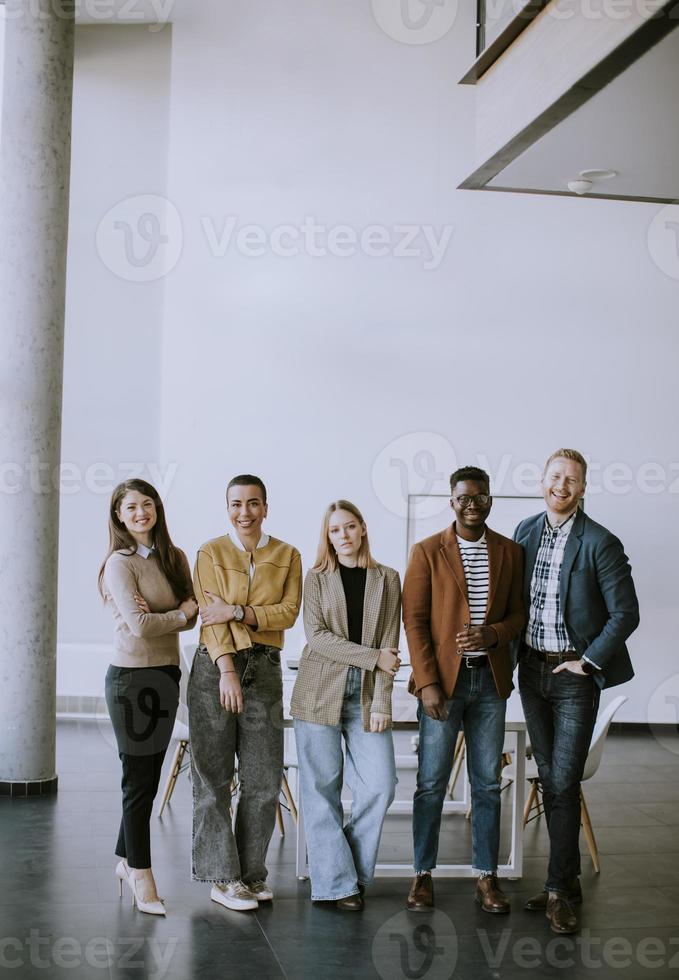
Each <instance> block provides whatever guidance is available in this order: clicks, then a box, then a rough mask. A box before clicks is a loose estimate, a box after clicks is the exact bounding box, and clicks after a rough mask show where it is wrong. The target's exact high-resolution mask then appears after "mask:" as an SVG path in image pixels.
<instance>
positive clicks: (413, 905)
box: [406, 874, 434, 912]
mask: <svg viewBox="0 0 679 980" xmlns="http://www.w3.org/2000/svg"><path fill="white" fill-rule="evenodd" d="M433 907H434V882H433V881H432V879H431V875H430V874H426V875H415V877H414V878H413V883H412V885H411V886H410V892H409V893H408V901H407V902H406V908H407V909H408V910H409V911H410V912H428V911H429V910H430V909H433Z"/></svg>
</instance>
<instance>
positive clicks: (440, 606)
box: [403, 523, 526, 698]
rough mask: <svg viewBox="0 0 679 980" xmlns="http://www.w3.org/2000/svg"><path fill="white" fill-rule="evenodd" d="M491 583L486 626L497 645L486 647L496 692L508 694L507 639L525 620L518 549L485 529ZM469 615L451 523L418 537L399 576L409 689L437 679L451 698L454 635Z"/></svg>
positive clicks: (455, 664)
mask: <svg viewBox="0 0 679 980" xmlns="http://www.w3.org/2000/svg"><path fill="white" fill-rule="evenodd" d="M486 541H487V543H488V566H489V573H490V585H489V590H488V608H487V611H486V619H485V624H484V625H486V626H492V627H494V629H495V631H496V632H497V636H498V643H497V646H495V647H493V648H492V649H491V650H489V651H488V657H489V659H490V666H491V669H492V671H493V678H494V680H495V686H496V687H497V691H498V694H499V695H500V697H501V698H508V697H509V695H510V693H511V690H512V687H513V684H512V671H513V662H512V657H511V653H510V643H511V641H512V640H513V639H514V637H516V636H518V634H519V633H520V632H521V630H522V629H523V627H524V626H525V625H526V613H525V611H524V606H523V548H522V547H521V546H520V545H518V544H516V542H515V541H511V540H510V539H509V538H505V537H504V536H503V535H502V534H497V533H496V532H495V531H491V530H490V528H486ZM469 620H470V613H469V601H468V598H467V583H466V581H465V577H464V567H463V565H462V558H461V557H460V549H459V547H458V543H457V536H456V533H455V524H454V523H453V524H452V525H451V526H450V527H448V528H446V530H445V531H443V532H441V533H439V534H434V535H432V537H430V538H425V540H424V541H420V542H418V543H417V544H416V545H414V546H413V549H412V551H411V552H410V560H409V562H408V569H407V571H406V575H405V579H404V581H403V622H404V625H405V630H406V636H407V638H408V649H409V651H410V663H411V666H412V668H413V673H412V676H411V678H410V686H409V690H410V691H411V693H413V694H417V695H418V697H419V694H420V691H421V690H422V688H423V687H426V686H427V684H440V685H441V687H442V689H443V693H444V694H445V696H446V698H450V697H452V694H453V689H454V687H455V682H456V681H457V674H458V671H459V669H460V664H461V662H462V658H461V657H460V656H459V655H458V653H457V644H456V642H455V636H456V634H457V633H459V632H461V631H462V630H463V629H464V624H465V623H468V622H469Z"/></svg>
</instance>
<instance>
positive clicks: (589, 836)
mask: <svg viewBox="0 0 679 980" xmlns="http://www.w3.org/2000/svg"><path fill="white" fill-rule="evenodd" d="M580 819H581V821H582V829H583V831H584V834H585V840H586V841H587V847H588V848H589V853H590V854H591V855H592V864H593V865H594V870H595V871H596V873H597V874H599V872H600V871H601V865H600V864H599V848H598V847H597V846H596V839H595V837H594V831H593V830H592V821H591V820H590V819H589V810H588V809H587V804H586V803H585V794H584V793H583V792H582V789H581V790H580Z"/></svg>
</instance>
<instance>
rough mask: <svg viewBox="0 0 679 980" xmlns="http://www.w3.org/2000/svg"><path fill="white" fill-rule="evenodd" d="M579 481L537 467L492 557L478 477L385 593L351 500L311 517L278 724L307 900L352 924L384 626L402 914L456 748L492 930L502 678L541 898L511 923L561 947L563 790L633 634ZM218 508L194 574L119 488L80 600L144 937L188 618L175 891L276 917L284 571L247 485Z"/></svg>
mask: <svg viewBox="0 0 679 980" xmlns="http://www.w3.org/2000/svg"><path fill="white" fill-rule="evenodd" d="M586 474H587V464H586V461H585V459H584V457H583V456H582V455H581V454H580V453H578V452H577V451H575V450H572V449H559V450H557V451H556V452H555V453H553V454H552V456H550V458H549V459H548V461H547V463H546V465H545V469H544V473H543V479H542V489H543V496H544V500H545V504H546V511H543V512H542V513H540V514H538V515H536V516H535V517H531V518H529V519H527V520H525V521H523V522H522V523H521V524H519V526H518V527H517V528H516V531H515V533H514V540H510V539H509V538H506V537H504V536H503V535H500V534H498V533H496V532H495V531H493V530H491V529H490V528H489V527H488V526H487V520H488V517H489V515H490V512H491V508H492V497H491V495H490V485H489V478H488V475H487V474H486V473H485V472H484V471H483V470H481V469H479V468H477V467H471V466H470V467H464V468H462V469H458V470H456V471H455V473H453V474H452V476H451V478H450V490H451V498H450V505H451V507H452V510H453V512H454V521H453V523H452V524H451V525H450V526H449V527H448V528H446V530H444V531H443V532H441V533H438V534H435V535H432V536H431V537H429V538H427V539H426V540H424V541H421V542H419V543H417V544H416V545H415V546H414V547H413V550H412V552H411V555H410V558H409V562H408V567H407V571H406V574H405V579H404V582H403V590H402V592H401V583H400V579H399V575H398V573H397V572H396V571H395V570H394V569H392V568H388V567H386V566H384V565H381V564H380V563H379V562H377V561H376V560H375V559H374V558H373V555H372V552H371V549H370V544H369V541H368V532H367V527H366V523H365V521H364V519H363V516H362V514H361V512H360V511H359V509H358V508H357V507H356V506H355V505H354V504H352V503H351V502H349V501H347V500H337V501H335V502H333V503H332V504H330V506H329V507H328V508H327V510H326V512H325V515H324V517H323V522H322V527H321V534H320V541H319V546H318V553H317V556H316V561H315V563H314V565H313V567H312V568H311V569H310V570H309V571H308V572H307V575H306V577H305V579H304V588H303V593H304V602H303V619H304V629H305V633H306V640H307V643H306V646H305V648H304V651H303V653H302V657H301V660H300V663H299V669H298V674H297V678H296V682H295V685H294V690H293V694H292V700H291V704H290V712H291V715H292V717H293V720H294V721H293V724H294V732H295V742H296V747H297V755H298V763H299V775H300V789H301V796H302V803H303V807H304V819H305V825H306V834H307V846H308V860H309V872H310V878H311V898H312V900H313V901H318V902H330V903H334V905H335V906H336V907H337V908H339V909H342V910H345V911H360V910H361V909H362V908H363V907H364V892H365V887H366V885H368V884H369V883H370V881H371V880H372V878H373V874H374V869H375V864H376V860H377V852H378V847H379V842H380V836H381V832H382V826H383V822H384V819H385V816H386V813H387V810H388V808H389V806H390V804H391V802H392V800H393V798H394V792H395V786H396V767H395V760H394V747H393V740H392V732H391V727H392V706H391V701H392V690H393V682H394V677H395V675H396V674H397V672H398V670H399V667H400V665H401V658H400V654H399V634H400V623H401V611H402V614H403V623H404V626H405V632H406V636H407V641H408V650H409V654H410V664H411V668H412V673H411V677H410V682H409V691H410V692H411V694H413V695H415V696H416V697H417V699H418V709H417V716H418V721H419V740H418V770H417V785H416V791H415V796H414V800H413V844H414V871H415V874H414V877H413V881H412V884H411V887H410V891H409V894H408V897H407V903H406V907H407V908H408V909H409V910H411V911H412V912H427V911H428V910H431V909H432V908H433V906H434V887H433V881H432V872H433V871H434V869H435V868H436V862H437V854H438V846H439V833H440V827H441V815H442V810H443V803H444V798H445V795H446V789H447V785H448V782H449V778H450V773H451V768H452V764H453V755H454V751H455V745H456V741H457V736H458V733H459V731H460V729H461V728H462V729H463V730H464V737H465V744H466V757H467V767H468V772H469V778H470V784H471V799H472V808H471V824H472V852H473V853H472V863H473V868H474V874H475V877H476V885H475V899H476V901H477V902H478V903H479V905H480V907H481V909H482V910H483V911H485V912H489V913H494V914H503V913H507V912H509V911H510V903H509V901H508V899H507V897H506V896H505V894H504V893H503V891H502V889H501V887H500V884H499V881H498V878H497V870H498V851H499V840H500V809H501V807H500V786H501V775H500V773H501V760H502V753H503V743H504V735H505V708H506V702H507V699H508V697H509V695H510V693H511V690H512V688H513V682H512V676H513V673H514V667H515V665H516V662H517V660H518V663H519V690H520V695H521V699H522V703H523V708H524V713H525V717H526V723H527V727H528V734H529V738H530V741H531V745H532V750H533V755H534V757H535V759H536V761H537V765H538V771H539V776H540V781H541V784H542V790H543V800H544V808H545V815H546V822H547V827H548V832H549V839H550V853H549V864H548V870H547V878H546V881H545V884H544V889H543V891H541V892H540V893H539V894H538V895H536V896H534V897H533V898H531V899H529V900H528V902H527V903H526V906H525V907H526V908H527V909H529V910H539V911H542V912H543V913H544V914H545V915H546V917H547V919H548V920H549V923H550V927H551V929H552V931H554V932H556V933H561V934H563V933H572V932H575V931H576V930H577V929H578V917H577V913H576V911H575V907H574V906H575V905H576V904H577V903H579V902H580V901H581V890H580V885H579V874H580V857H579V855H580V851H579V831H580V780H581V778H582V773H583V768H584V764H585V760H586V758H587V753H588V750H589V744H590V740H591V736H592V730H593V727H594V722H595V720H596V715H597V710H598V705H599V696H600V692H601V690H602V689H603V688H606V687H610V686H612V685H615V684H620V683H623V682H624V681H627V680H629V679H630V678H631V677H632V676H633V670H632V665H631V662H630V658H629V655H628V652H627V648H626V646H625V641H626V639H627V638H628V637H629V636H630V634H631V633H632V632H633V631H634V629H635V628H636V626H637V624H638V621H639V613H638V603H637V598H636V594H635V589H634V584H633V581H632V576H631V570H630V566H629V562H628V560H627V557H626V555H625V553H624V550H623V548H622V545H621V543H620V541H619V540H618V539H617V538H616V537H615V536H614V535H613V534H612V533H611V532H610V531H608V530H607V529H606V528H604V527H602V526H601V525H600V524H597V523H596V522H595V521H593V520H592V519H591V518H589V517H588V516H587V515H586V514H585V513H584V511H583V509H582V507H581V502H582V499H583V496H584V493H585V485H586ZM226 503H227V512H228V517H229V520H230V523H231V527H232V530H231V531H230V532H229V533H228V534H225V535H222V536H220V537H217V538H214V539H213V540H211V541H209V542H207V544H205V545H203V546H202V547H201V548H200V550H199V551H198V556H197V559H196V563H195V568H194V572H193V576H192V575H191V572H190V569H189V564H188V561H187V559H186V556H185V555H184V553H183V552H182V551H181V550H180V549H178V548H176V547H175V546H174V545H173V543H172V541H171V539H170V536H169V533H168V530H167V525H166V522H165V516H164V510H163V504H162V501H161V500H160V498H159V496H158V494H157V493H156V491H155V490H154V488H153V487H151V486H150V485H149V484H148V483H146V482H144V481H141V480H130V481H126V482H125V483H123V484H121V485H120V486H119V487H117V488H116V490H115V491H114V493H113V497H112V500H111V507H110V515H109V530H110V545H109V550H108V554H107V556H106V558H105V560H104V563H103V564H102V567H101V570H100V575H99V587H100V591H101V593H102V595H103V597H104V599H105V601H106V603H107V604H108V605H109V606H110V608H111V610H112V612H113V616H114V619H115V624H116V633H115V643H114V656H113V661H112V664H111V666H110V667H109V670H108V673H107V676H106V698H107V704H108V708H109V713H110V716H111V720H112V722H113V727H114V731H115V734H116V739H117V743H118V749H119V754H120V759H121V762H122V768H123V776H122V793H123V815H122V820H121V825H120V831H119V836H118V843H117V847H116V854H117V856H118V857H119V858H120V861H119V863H118V865H117V867H116V875H117V877H118V879H119V887H120V889H121V893H122V886H123V883H126V884H127V886H128V887H129V888H130V890H131V892H132V898H133V901H134V902H136V904H137V906H138V908H140V909H141V910H142V911H145V912H150V913H153V914H158V915H164V914H165V907H164V903H163V900H162V899H160V898H159V897H158V894H157V891H156V884H155V880H154V877H153V872H152V866H151V853H150V817H151V811H152V807H153V801H154V798H155V795H156V792H157V789H158V782H159V778H160V772H161V768H162V764H163V759H164V756H165V752H166V749H167V746H168V744H169V740H170V736H171V732H172V728H173V724H174V719H175V714H176V710H177V703H178V691H179V677H180V670H179V645H178V633H179V632H181V631H183V630H188V629H192V628H193V627H194V625H195V624H196V622H197V618H198V616H200V644H199V646H198V649H197V652H196V654H195V657H194V660H193V665H192V669H191V674H190V678H189V682H188V709H189V728H190V734H191V770H192V783H193V841H192V874H193V878H194V879H195V880H198V881H204V882H209V883H210V884H211V886H212V887H211V898H212V900H213V901H215V902H217V903H219V904H221V905H224V906H226V907H227V908H230V909H236V910H249V909H255V908H257V906H258V904H259V902H266V901H270V900H271V899H272V898H273V892H272V890H271V888H270V886H269V884H268V882H267V867H266V854H267V849H268V845H269V842H270V839H271V835H272V833H273V828H274V823H275V817H276V806H277V802H278V797H279V793H280V787H281V778H282V771H283V735H284V728H283V683H282V672H281V650H282V648H283V640H284V634H285V631H286V630H288V629H290V628H291V627H292V626H293V625H294V623H295V621H296V619H297V617H298V615H299V611H300V606H301V604H302V561H301V556H300V554H299V552H298V551H297V550H296V549H295V548H294V547H292V546H291V545H289V544H286V543H284V542H283V541H280V540H279V539H277V538H275V537H273V536H271V535H269V534H267V533H266V532H265V531H264V529H263V522H264V520H265V518H266V516H267V494H266V488H265V486H264V483H263V482H262V480H261V479H260V478H259V477H256V476H253V475H251V474H244V475H241V476H237V477H234V478H233V479H232V480H231V481H230V482H229V485H228V487H227V491H226ZM236 760H237V762H236ZM236 765H237V771H238V781H239V788H240V793H239V800H238V806H237V811H236V818H235V822H234V821H233V820H232V813H231V805H232V792H233V790H232V787H233V781H234V773H235V771H236ZM345 781H346V783H347V784H348V786H349V787H350V789H351V793H352V805H351V812H350V815H349V817H348V819H345V816H344V811H343V807H342V800H341V795H342V787H343V784H344V782H345Z"/></svg>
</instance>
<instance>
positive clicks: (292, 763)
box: [158, 643, 298, 836]
mask: <svg viewBox="0 0 679 980" xmlns="http://www.w3.org/2000/svg"><path fill="white" fill-rule="evenodd" d="M196 650H197V646H196V644H195V643H191V644H187V645H186V646H183V647H181V649H180V652H181V659H182V676H181V680H180V682H179V706H178V708H177V718H176V720H175V723H174V728H173V730H172V736H171V738H170V744H172V743H174V742H176V743H177V744H176V748H175V751H174V755H173V757H172V763H171V765H170V771H169V773H168V777H167V781H166V783H165V787H164V789H163V797H162V801H161V804H160V809H159V810H158V816H159V817H162V815H163V810H164V809H165V807H166V806H167V804H168V803H169V802H170V799H171V798H172V794H173V793H174V788H175V786H176V784H177V779H178V778H179V775H180V773H182V772H184V770H185V769H188V768H189V765H190V763H189V762H184V756H185V755H186V750H187V749H188V747H189V709H188V706H187V691H188V686H189V674H190V673H191V667H192V665H193V658H194V656H195V653H196ZM286 743H287V739H286ZM297 768H298V763H297V755H296V753H295V752H294V750H292V751H289V750H288V749H287V746H286V751H285V758H284V761H283V779H282V781H281V791H282V793H283V796H284V797H285V800H286V803H287V806H288V809H289V810H290V814H291V816H292V819H293V820H294V821H295V823H297V819H298V817H297V805H296V802H295V798H294V796H293V795H292V793H291V792H290V785H289V783H288V778H287V777H288V774H289V771H290V770H291V769H294V770H297ZM237 777H238V772H237V770H236V772H235V773H234V780H233V784H232V787H231V793H232V796H233V797H236V796H237V795H238V781H237ZM276 822H277V824H278V829H279V831H280V833H281V835H282V836H284V835H285V825H284V823H283V813H282V810H281V805H280V803H278V804H277V806H276Z"/></svg>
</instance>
